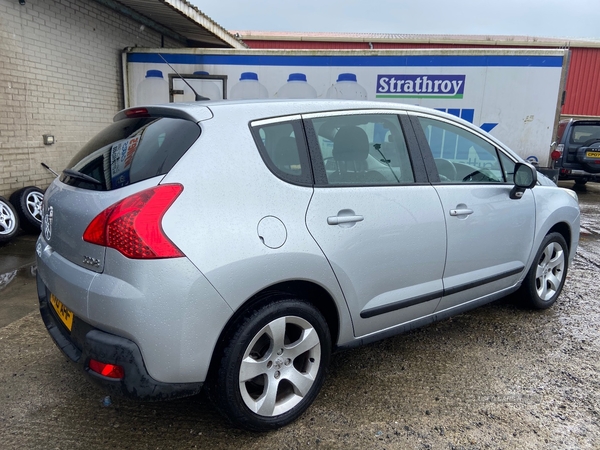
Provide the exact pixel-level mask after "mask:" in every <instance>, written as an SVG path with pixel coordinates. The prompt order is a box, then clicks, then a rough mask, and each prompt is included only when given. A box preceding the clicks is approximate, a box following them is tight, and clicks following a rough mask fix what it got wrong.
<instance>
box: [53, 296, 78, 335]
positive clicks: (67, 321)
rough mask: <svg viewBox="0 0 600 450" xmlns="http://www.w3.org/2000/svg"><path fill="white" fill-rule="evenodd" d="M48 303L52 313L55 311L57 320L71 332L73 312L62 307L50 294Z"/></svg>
mask: <svg viewBox="0 0 600 450" xmlns="http://www.w3.org/2000/svg"><path fill="white" fill-rule="evenodd" d="M50 303H52V307H53V308H54V311H56V314H57V315H58V317H59V319H60V320H61V321H62V323H63V324H64V325H65V327H67V330H69V331H71V328H73V312H72V311H71V310H70V309H68V308H67V307H66V306H65V305H63V304H62V303H61V301H60V300H59V299H57V298H56V297H55V296H54V294H50Z"/></svg>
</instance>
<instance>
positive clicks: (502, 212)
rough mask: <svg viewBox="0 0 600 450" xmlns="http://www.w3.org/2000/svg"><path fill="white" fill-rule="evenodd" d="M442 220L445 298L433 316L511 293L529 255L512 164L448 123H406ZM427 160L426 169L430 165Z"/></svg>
mask: <svg viewBox="0 0 600 450" xmlns="http://www.w3.org/2000/svg"><path fill="white" fill-rule="evenodd" d="M411 121H412V122H413V124H414V128H415V131H416V132H417V137H418V139H419V141H420V142H421V143H422V145H421V148H422V150H423V155H424V157H425V158H431V160H432V162H433V164H429V167H433V170H434V171H436V169H437V173H438V174H439V178H440V181H439V182H437V183H434V184H433V185H434V188H435V190H436V192H437V193H438V195H439V198H440V200H441V203H442V208H443V212H444V216H445V220H446V228H447V242H448V251H447V256H446V267H445V269H444V276H443V280H444V297H443V298H442V301H441V302H440V304H439V306H438V308H437V311H443V310H445V309H449V308H453V307H455V306H457V305H460V304H463V303H466V302H469V301H472V300H476V299H479V298H482V297H485V296H488V295H490V294H495V293H498V292H501V291H504V290H507V289H509V288H511V287H513V286H514V285H515V284H516V283H517V281H518V279H519V277H521V275H522V273H523V271H524V270H525V266H526V264H527V260H528V259H529V256H530V253H531V251H532V245H533V237H534V230H535V202H534V197H533V194H532V192H531V190H527V191H526V192H525V193H524V195H523V196H522V197H521V198H519V199H511V198H510V191H511V190H512V188H513V180H512V176H513V172H514V165H515V161H514V160H513V159H512V158H511V157H509V156H508V155H507V154H505V153H504V152H502V151H501V150H499V149H498V148H496V147H495V146H494V145H493V143H492V141H489V140H487V139H485V138H484V136H483V135H481V136H480V135H477V134H476V133H474V132H473V131H471V130H470V129H468V128H467V127H463V126H461V125H459V124H456V123H453V122H451V121H450V120H445V119H441V118H435V117H432V116H427V115H425V114H413V115H411ZM431 160H430V161H431Z"/></svg>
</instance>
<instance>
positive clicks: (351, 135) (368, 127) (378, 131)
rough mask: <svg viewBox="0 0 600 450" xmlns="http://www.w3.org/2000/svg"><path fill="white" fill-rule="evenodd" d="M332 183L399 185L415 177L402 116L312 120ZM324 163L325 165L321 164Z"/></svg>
mask: <svg viewBox="0 0 600 450" xmlns="http://www.w3.org/2000/svg"><path fill="white" fill-rule="evenodd" d="M310 122H311V124H312V127H313V129H314V131H315V133H316V136H317V139H318V145H319V152H318V155H317V157H320V158H321V159H322V167H324V170H325V172H326V180H327V184H328V185H333V186H356V185H395V184H405V183H414V181H415V178H414V174H413V170H412V167H411V163H410V158H409V156H408V150H407V147H406V142H405V139H404V134H403V133H402V128H401V126H400V122H399V120H398V116H396V115H393V114H356V115H341V116H328V117H319V118H314V119H311V120H310ZM319 165H321V164H319Z"/></svg>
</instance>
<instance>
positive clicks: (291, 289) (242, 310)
mask: <svg viewBox="0 0 600 450" xmlns="http://www.w3.org/2000/svg"><path fill="white" fill-rule="evenodd" d="M286 297H288V298H289V297H293V298H296V299H299V300H303V301H305V302H307V303H309V304H311V305H312V306H314V307H315V308H316V309H317V310H318V311H319V312H320V313H321V314H322V315H323V317H324V318H325V322H326V323H327V326H328V328H329V333H330V335H331V345H332V348H335V346H336V344H337V342H338V340H339V337H340V327H341V325H340V312H339V311H338V307H337V305H336V302H335V300H334V299H333V297H332V296H331V294H330V293H329V292H327V290H326V289H325V288H323V287H322V286H320V285H318V284H316V283H314V282H311V281H306V280H289V281H283V282H280V283H276V284H273V285H271V286H269V287H266V288H264V289H262V290H260V291H259V292H257V293H255V294H254V295H253V296H251V297H250V298H249V299H248V300H246V301H245V302H244V303H242V304H241V305H240V307H239V308H238V309H237V310H236V311H235V312H234V313H233V315H232V316H231V317H230V319H229V320H228V321H227V324H226V325H225V326H224V327H223V330H221V333H220V335H219V339H218V340H217V345H216V346H215V348H214V350H213V355H212V358H211V362H210V367H209V372H208V377H212V376H213V375H214V373H215V371H216V369H218V365H219V360H220V358H221V355H222V352H223V349H224V347H225V346H226V345H227V336H228V335H229V334H230V333H231V331H232V327H233V326H234V324H235V323H237V322H238V321H239V320H240V318H241V317H243V316H244V315H245V314H247V313H248V311H250V310H253V309H258V308H260V307H262V306H264V305H267V304H269V303H271V302H273V301H275V300H279V299H282V298H286Z"/></svg>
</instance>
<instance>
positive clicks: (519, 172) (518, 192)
mask: <svg viewBox="0 0 600 450" xmlns="http://www.w3.org/2000/svg"><path fill="white" fill-rule="evenodd" d="M514 179H515V187H514V188H512V190H511V191H510V198H512V199H513V200H518V199H520V198H521V197H523V194H524V193H525V189H531V188H533V187H534V186H535V184H536V183H537V171H536V170H535V168H534V167H533V166H532V165H531V164H525V163H517V164H515V177H514Z"/></svg>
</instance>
